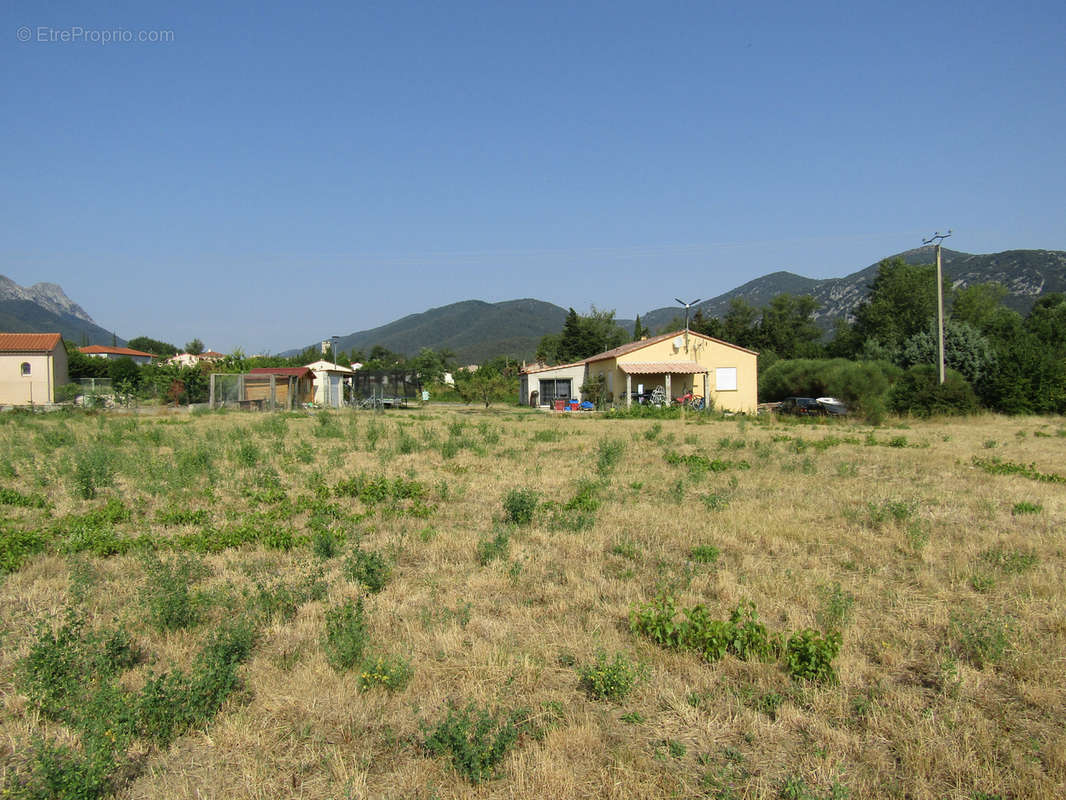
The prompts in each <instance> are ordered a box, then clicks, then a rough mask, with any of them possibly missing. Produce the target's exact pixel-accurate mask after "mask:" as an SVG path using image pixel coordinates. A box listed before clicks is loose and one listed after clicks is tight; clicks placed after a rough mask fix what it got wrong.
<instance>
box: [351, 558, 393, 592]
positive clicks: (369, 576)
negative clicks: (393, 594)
mask: <svg viewBox="0 0 1066 800" xmlns="http://www.w3.org/2000/svg"><path fill="white" fill-rule="evenodd" d="M391 576H392V567H390V566H389V562H388V561H387V560H386V558H385V556H383V555H382V554H381V553H379V552H377V551H374V550H363V549H361V548H359V547H355V548H354V549H353V550H352V552H351V553H350V554H349V556H348V558H347V559H345V561H344V577H346V578H347V579H348V580H350V581H358V582H359V583H361V584H363V586H365V587H366V589H367V591H368V592H370V593H372V594H376V593H378V592H380V591H381V590H382V589H384V588H385V584H386V583H388V582H389V578H390V577H391Z"/></svg>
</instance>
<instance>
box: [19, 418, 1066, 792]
mask: <svg viewBox="0 0 1066 800" xmlns="http://www.w3.org/2000/svg"><path fill="white" fill-rule="evenodd" d="M1064 475H1066V421H1064V420H1062V419H1047V418H1006V417H997V416H982V417H977V418H971V419H962V420H937V421H929V422H921V421H908V422H906V423H902V422H898V421H897V422H895V423H892V422H890V423H889V424H886V425H884V426H881V427H878V428H872V427H869V426H865V425H863V424H861V423H859V422H854V423H836V422H833V423H828V424H826V423H823V424H817V423H800V422H794V421H790V420H779V419H766V420H763V419H744V418H734V419H721V418H716V417H710V418H694V417H691V416H690V417H689V418H687V419H684V420H682V419H665V420H660V421H656V420H650V419H604V418H601V417H596V416H591V415H589V416H585V415H577V414H574V415H566V416H562V415H547V414H542V413H535V412H532V411H529V410H518V409H493V410H487V411H485V410H479V409H443V408H434V407H429V408H427V409H422V410H410V411H394V412H389V413H387V414H384V415H372V414H370V413H368V412H350V413H343V414H330V413H318V414H288V415H286V414H277V415H266V414H254V413H253V414H238V413H219V414H206V415H196V414H194V415H191V416H190V415H188V414H185V415H174V416H158V417H140V418H138V417H124V416H108V415H104V414H101V415H86V416H82V415H73V416H67V415H63V414H55V415H36V416H34V415H23V414H6V415H3V416H0V502H2V509H0V510H2V511H3V521H2V522H0V575H2V577H0V612H2V613H0V644H2V647H0V769H2V773H3V774H2V776H0V781H2V782H0V797H3V798H45V797H78V798H81V797H86V798H88V797H99V796H112V795H114V796H116V797H119V798H130V799H131V800H132V799H133V798H137V800H140V799H141V798H144V799H146V800H147V799H148V798H154V799H158V800H163V799H164V798H165V799H166V800H174V799H175V798H279V797H293V798H315V799H318V798H336V799H337V800H340V799H341V798H425V799H426V800H428V799H429V798H458V797H464V798H465V797H479V798H482V797H483V798H490V797H507V798H530V799H531V800H532V799H534V798H536V799H537V800H539V799H540V798H569V797H588V798H619V800H621V799H622V798H634V799H635V798H660V797H662V798H674V797H677V798H695V797H710V798H788V799H789V800H799V799H800V798H812V799H813V798H843V797H850V798H867V797H871V798H872V797H898V798H971V799H976V798H994V797H999V798H1054V797H1063V796H1066V732H1064V726H1063V720H1064V719H1066V687H1064V669H1066V617H1064V598H1066V591H1064V588H1066V587H1064V578H1063V575H1064V570H1063V566H1064V561H1066V555H1064V547H1066V526H1064V520H1066V482H1064V481H1066V478H1064V477H1063V476H1064ZM670 603H673V604H674V605H675V606H676V609H677V610H676V614H671V613H670V611H669V604H670ZM697 605H701V606H702V609H695V610H694V607H695V606H697ZM686 611H687V612H689V613H688V614H687V615H686V614H685V612H686ZM735 611H736V612H737V613H736V614H734V612H735ZM731 615H732V620H731ZM753 615H754V616H753ZM804 631H808V632H807V633H803V632H804Z"/></svg>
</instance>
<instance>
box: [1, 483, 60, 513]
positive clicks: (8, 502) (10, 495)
mask: <svg viewBox="0 0 1066 800" xmlns="http://www.w3.org/2000/svg"><path fill="white" fill-rule="evenodd" d="M0 505H5V506H20V507H22V508H48V507H49V506H50V505H51V504H50V503H49V502H48V498H46V497H44V496H43V495H39V494H23V493H22V492H20V491H18V490H17V489H5V488H3V487H0Z"/></svg>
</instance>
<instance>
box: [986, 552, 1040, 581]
mask: <svg viewBox="0 0 1066 800" xmlns="http://www.w3.org/2000/svg"><path fill="white" fill-rule="evenodd" d="M981 560H982V561H984V562H985V563H987V564H988V565H989V566H990V567H992V568H994V569H998V570H999V571H1000V572H1002V573H1003V574H1005V575H1020V574H1021V573H1023V572H1028V571H1029V570H1031V569H1032V568H1033V567H1035V566H1036V565H1037V563H1038V562H1039V561H1040V559H1039V557H1038V556H1037V554H1036V552H1035V551H1034V550H1020V549H1016V550H1008V549H1006V548H1004V547H1003V545H996V546H995V547H990V548H989V549H988V550H985V551H984V552H983V553H981Z"/></svg>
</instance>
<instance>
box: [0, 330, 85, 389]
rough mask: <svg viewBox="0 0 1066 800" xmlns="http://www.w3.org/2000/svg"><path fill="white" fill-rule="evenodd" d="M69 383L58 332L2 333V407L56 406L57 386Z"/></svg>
mask: <svg viewBox="0 0 1066 800" xmlns="http://www.w3.org/2000/svg"><path fill="white" fill-rule="evenodd" d="M68 382H69V378H68V375H67V351H66V348H65V347H64V346H63V337H62V336H60V335H59V334H58V333H0V405H14V406H28V405H46V404H50V403H54V402H55V398H56V387H57V386H62V385H63V384H65V383H68Z"/></svg>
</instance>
